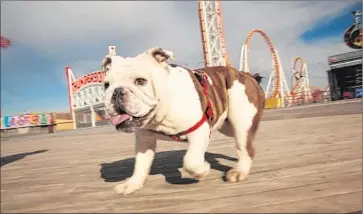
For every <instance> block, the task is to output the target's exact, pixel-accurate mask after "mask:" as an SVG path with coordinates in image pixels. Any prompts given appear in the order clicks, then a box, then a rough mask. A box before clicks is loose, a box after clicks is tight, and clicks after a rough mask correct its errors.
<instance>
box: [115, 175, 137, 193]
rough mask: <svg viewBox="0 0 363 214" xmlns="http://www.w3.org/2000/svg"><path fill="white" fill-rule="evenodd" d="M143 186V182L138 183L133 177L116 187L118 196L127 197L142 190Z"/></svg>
mask: <svg viewBox="0 0 363 214" xmlns="http://www.w3.org/2000/svg"><path fill="white" fill-rule="evenodd" d="M143 186H144V183H143V182H140V181H137V180H135V179H133V178H132V177H131V178H129V179H128V180H126V181H125V182H124V183H121V184H117V185H116V186H115V191H116V192H117V193H118V194H122V195H127V194H130V193H133V192H135V191H137V190H139V189H141V188H142V187H143Z"/></svg>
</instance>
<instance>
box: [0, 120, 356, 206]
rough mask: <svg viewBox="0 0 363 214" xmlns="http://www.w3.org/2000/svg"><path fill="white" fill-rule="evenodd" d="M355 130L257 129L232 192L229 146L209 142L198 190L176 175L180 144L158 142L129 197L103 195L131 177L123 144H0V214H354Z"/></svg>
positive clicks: (112, 135) (308, 125)
mask: <svg viewBox="0 0 363 214" xmlns="http://www.w3.org/2000/svg"><path fill="white" fill-rule="evenodd" d="M361 130H362V118H361V115H343V116H330V117H323V118H319V117H316V118H303V119H291V120H275V121H263V122H262V124H261V127H260V131H259V134H258V135H257V138H256V141H255V146H256V150H257V156H256V158H255V160H254V162H253V167H252V171H251V174H250V177H249V178H248V180H247V181H245V182H242V183H238V184H226V183H225V182H224V181H223V180H222V176H223V174H224V171H226V170H228V169H229V168H230V167H231V166H233V164H234V162H235V159H234V157H235V150H234V148H233V146H234V145H233V144H234V143H233V139H231V138H226V137H224V136H222V135H220V134H218V133H216V134H214V135H213V136H212V143H211V144H210V147H209V149H208V153H207V155H206V158H207V160H208V161H210V162H211V163H212V171H211V174H210V175H209V176H208V177H207V178H206V179H205V180H203V181H201V182H199V183H195V182H193V180H192V179H190V178H189V175H187V174H186V173H185V172H184V171H183V170H182V169H181V167H182V157H183V154H184V153H185V149H187V144H179V143H175V142H160V143H159V144H158V154H157V158H156V160H155V162H154V165H153V169H152V171H151V175H150V176H149V179H148V180H147V182H146V185H145V188H144V189H142V190H140V191H138V192H136V193H135V194H133V195H130V196H120V195H116V194H115V192H114V191H113V187H114V186H115V185H116V184H117V181H121V180H123V179H125V178H126V177H127V176H129V175H131V173H132V169H133V161H134V159H133V153H134V145H133V136H132V135H125V134H120V133H117V132H114V131H112V130H111V131H110V130H107V131H106V132H100V131H92V129H90V130H88V131H84V130H83V131H82V132H80V133H81V134H80V135H79V136H77V134H76V132H74V133H72V135H70V136H62V135H60V134H58V135H54V136H52V137H47V136H43V137H42V138H41V139H39V140H37V139H34V138H32V139H30V138H29V139H26V138H24V139H21V140H19V139H18V140H16V141H12V140H7V141H3V142H1V156H2V157H7V159H6V160H7V161H8V163H6V164H5V165H3V166H2V167H1V172H2V174H1V184H2V189H1V199H2V200H1V211H2V212H65V211H66V212H150V211H152V212H158V211H160V212H350V211H356V210H360V209H361V208H362V203H361V201H362V196H361V194H362V184H361V180H362V172H361V168H362V162H361V160H362V143H361V140H362V132H361ZM87 133H88V134H87ZM43 149H44V150H48V151H46V152H43V153H38V154H28V155H24V157H23V158H19V155H18V154H20V153H26V152H32V151H37V150H43ZM11 155H16V156H11ZM10 156H11V157H10ZM14 157H16V158H18V159H16V158H15V159H14ZM12 158H13V159H14V160H12ZM172 183H174V184H172ZM175 183H179V184H175Z"/></svg>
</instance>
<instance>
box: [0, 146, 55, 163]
mask: <svg viewBox="0 0 363 214" xmlns="http://www.w3.org/2000/svg"><path fill="white" fill-rule="evenodd" d="M47 151H48V150H44V149H43V150H37V151H34V152H24V153H20V154H16V155H9V156H6V157H2V158H1V167H3V166H5V165H7V164H9V163H12V162H15V161H18V160H21V159H23V158H25V157H26V156H29V155H35V154H39V153H43V152H47Z"/></svg>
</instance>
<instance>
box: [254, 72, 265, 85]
mask: <svg viewBox="0 0 363 214" xmlns="http://www.w3.org/2000/svg"><path fill="white" fill-rule="evenodd" d="M252 77H253V78H254V79H255V80H256V81H257V82H258V84H261V82H262V78H264V77H262V76H260V73H255V74H254V75H252Z"/></svg>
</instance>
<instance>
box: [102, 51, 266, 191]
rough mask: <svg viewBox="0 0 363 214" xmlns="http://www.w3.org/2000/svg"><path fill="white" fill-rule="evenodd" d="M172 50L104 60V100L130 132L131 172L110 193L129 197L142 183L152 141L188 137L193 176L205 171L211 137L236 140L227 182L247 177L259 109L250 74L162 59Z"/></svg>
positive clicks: (259, 95)
mask: <svg viewBox="0 0 363 214" xmlns="http://www.w3.org/2000/svg"><path fill="white" fill-rule="evenodd" d="M170 58H173V52H171V51H168V50H165V49H162V48H151V49H149V50H147V51H145V52H144V53H142V54H140V55H138V56H136V57H134V58H123V57H121V56H117V55H116V54H110V55H107V56H106V57H105V59H104V60H103V65H102V69H103V71H104V72H105V75H106V76H105V80H104V85H105V91H106V99H105V105H106V109H107V112H108V114H109V115H110V116H111V122H112V124H113V125H114V126H115V127H116V129H117V130H119V131H123V132H134V133H135V135H136V138H135V139H136V142H135V144H136V145H135V148H136V157H135V158H136V162H135V168H134V172H133V175H132V176H131V177H130V178H129V179H127V181H125V182H124V183H122V184H119V185H117V186H116V188H115V189H116V191H117V192H118V193H121V194H129V193H132V192H134V191H136V190H138V189H140V188H142V187H143V185H144V181H145V180H146V178H147V176H148V174H149V171H150V167H151V164H152V161H153V159H154V155H155V148H156V141H157V140H158V139H163V140H177V141H187V142H188V143H189V147H188V150H187V152H186V154H185V156H184V159H183V168H184V170H185V171H187V172H188V173H189V174H190V175H191V176H193V177H194V178H196V179H202V178H204V177H205V176H206V175H207V174H208V173H209V170H210V164H209V163H208V162H206V161H205V159H204V154H205V152H206V150H207V147H208V144H209V141H210V134H211V132H213V131H219V132H221V133H222V134H224V135H226V136H230V137H234V139H235V147H236V150H237V158H238V162H237V164H236V165H235V166H234V167H233V168H232V169H231V170H229V171H228V172H227V174H226V180H227V181H228V182H238V181H243V180H244V179H246V178H247V176H248V174H249V171H250V168H251V165H252V159H253V157H254V155H255V151H254V148H253V145H252V141H253V137H254V135H255V133H256V131H257V127H258V124H259V122H260V119H261V116H262V111H263V108H264V102H265V100H264V94H263V91H262V89H261V88H260V86H259V84H258V82H257V81H256V80H255V78H254V77H253V76H252V75H250V74H248V73H244V72H238V71H237V70H236V69H234V68H231V67H224V66H219V67H211V68H205V69H199V70H195V71H192V70H189V69H187V68H184V67H181V66H178V65H172V64H169V63H168V62H167V61H168V59H170Z"/></svg>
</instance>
